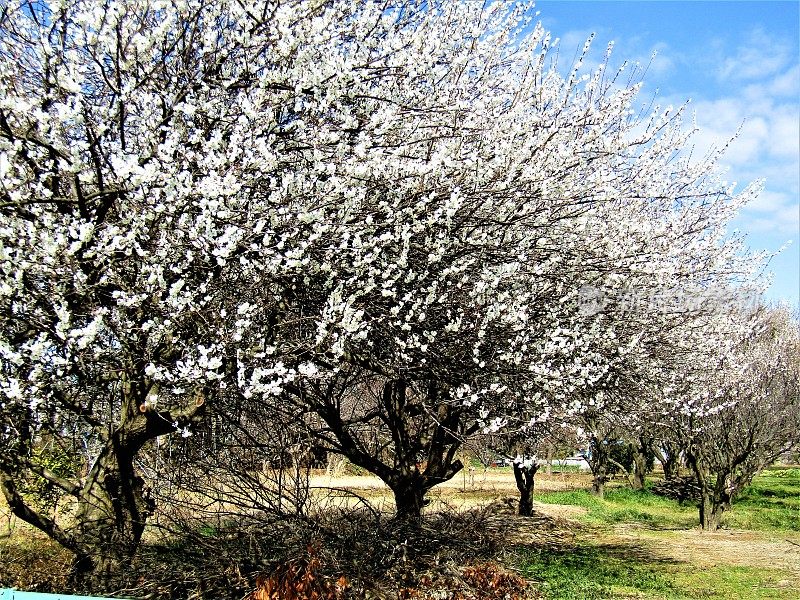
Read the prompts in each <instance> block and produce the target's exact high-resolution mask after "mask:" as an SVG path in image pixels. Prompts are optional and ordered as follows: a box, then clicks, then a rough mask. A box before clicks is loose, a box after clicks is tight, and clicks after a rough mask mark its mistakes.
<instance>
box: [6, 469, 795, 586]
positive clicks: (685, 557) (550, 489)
mask: <svg viewBox="0 0 800 600" xmlns="http://www.w3.org/2000/svg"><path fill="white" fill-rule="evenodd" d="M536 479H537V482H536V504H535V509H536V515H535V516H534V517H533V518H532V519H525V518H521V517H517V516H515V515H514V514H513V513H514V508H515V502H516V487H515V483H514V479H513V475H512V474H511V472H510V469H509V468H490V469H487V470H486V471H483V470H481V469H477V470H476V471H474V473H472V475H470V474H469V473H468V472H467V473H465V474H463V475H462V474H459V475H458V476H456V477H455V478H453V479H452V480H450V481H448V482H446V483H443V484H440V485H438V486H436V487H435V488H434V489H433V490H431V492H430V493H429V498H430V500H431V502H430V504H429V505H428V506H427V507H426V509H425V512H426V515H433V514H437V513H441V512H446V511H457V512H458V511H466V510H470V509H476V508H480V507H484V508H486V511H487V512H486V514H487V515H490V519H491V520H490V521H487V523H486V527H491V526H492V525H493V522H494V523H497V522H499V521H502V520H505V521H511V523H512V526H511V527H510V528H509V529H508V531H509V532H510V533H509V535H508V537H507V538H506V540H505V543H504V548H503V551H502V552H501V553H499V554H498V555H497V557H496V561H497V562H499V563H500V565H501V566H502V567H503V568H504V569H507V570H509V571H513V572H516V573H519V574H522V575H523V576H524V577H525V578H526V579H528V580H529V581H531V583H532V586H531V587H532V590H531V596H530V597H532V598H546V599H553V600H556V599H557V600H561V599H564V600H567V599H576V600H577V599H584V598H598V599H600V598H649V599H656V598H664V599H667V598H669V599H683V598H686V599H688V598H720V599H722V598H725V599H734V598H741V599H750V598H774V599H786V600H789V599H794V598H798V597H800V469H798V468H792V469H773V470H769V471H767V472H765V473H764V474H762V475H760V476H759V477H757V478H756V480H755V482H754V484H753V485H752V486H751V487H750V488H749V489H748V490H747V491H746V492H745V493H744V494H743V495H742V497H741V498H740V500H739V501H738V502H735V503H734V507H733V509H732V510H731V511H730V513H728V514H727V515H726V517H725V520H724V521H723V528H722V529H720V530H719V531H717V532H714V533H706V532H703V531H701V530H700V529H699V528H698V526H697V509H696V507H695V506H694V505H693V504H692V503H685V504H679V503H677V502H674V501H671V500H667V499H663V498H660V497H657V496H655V495H653V494H650V493H649V492H634V491H632V490H630V489H629V488H628V487H627V485H626V482H625V481H624V480H622V479H617V480H616V481H615V483H614V485H612V486H611V487H610V489H609V490H608V492H607V493H606V497H605V498H604V499H603V500H600V499H597V498H595V497H593V496H591V495H590V494H589V492H588V490H589V488H590V483H591V482H590V476H589V475H588V474H585V473H563V474H552V475H547V474H546V473H540V474H539V475H537V478H536ZM311 486H312V490H313V492H312V494H313V497H314V498H315V501H316V502H319V503H322V504H324V505H325V506H327V507H328V508H331V509H332V508H342V509H353V508H356V507H358V506H359V505H365V504H368V505H369V508H370V510H374V511H376V512H386V513H390V512H391V510H392V508H393V506H392V504H393V503H392V495H391V493H390V491H389V489H388V488H387V487H386V486H385V485H384V484H383V483H382V482H381V481H380V480H379V479H377V478H375V477H372V476H362V475H352V474H346V475H336V476H331V475H326V474H325V473H324V472H315V473H314V474H313V475H312V477H311ZM0 513H1V514H2V515H4V516H3V518H2V520H0V535H2V539H0V574H2V581H0V587H2V586H9V585H16V586H18V587H20V588H24V587H29V588H34V587H36V586H37V584H38V580H37V573H36V570H37V569H42V570H43V571H46V570H53V569H62V570H63V569H66V567H67V566H68V564H69V557H68V556H67V555H66V553H64V552H63V551H61V550H60V549H59V548H58V547H57V546H55V545H54V544H53V543H52V542H50V541H48V540H46V539H45V538H43V537H42V536H41V535H40V534H39V533H38V532H34V531H32V530H31V529H30V528H29V527H27V526H25V525H24V524H22V523H21V522H20V521H18V520H16V519H12V518H10V517H9V516H8V512H7V508H6V507H5V506H3V507H2V510H0Z"/></svg>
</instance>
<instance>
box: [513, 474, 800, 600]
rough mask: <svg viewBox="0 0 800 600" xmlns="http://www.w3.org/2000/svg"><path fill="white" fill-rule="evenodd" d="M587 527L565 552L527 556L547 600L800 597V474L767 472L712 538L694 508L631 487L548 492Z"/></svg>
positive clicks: (530, 573) (525, 565)
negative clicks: (595, 492) (598, 492)
mask: <svg viewBox="0 0 800 600" xmlns="http://www.w3.org/2000/svg"><path fill="white" fill-rule="evenodd" d="M537 500H538V501H539V502H541V503H544V504H545V506H546V505H548V504H551V505H571V506H574V507H577V508H580V509H582V510H581V511H579V512H577V513H574V514H575V517H574V518H576V519H577V520H578V521H579V522H580V523H581V524H583V525H584V528H583V529H582V530H580V533H579V534H578V537H577V538H576V540H575V542H574V543H573V544H572V545H571V546H569V547H565V548H561V549H555V550H553V549H547V550H543V549H525V550H521V551H520V555H519V561H520V562H519V567H520V569H521V571H522V573H523V574H524V575H525V576H526V577H528V578H529V579H532V580H534V581H536V582H537V583H538V587H539V589H540V590H541V591H542V593H543V594H544V596H545V598H547V599H550V600H572V599H575V600H579V599H592V598H598V599H599V598H610V599H614V598H651V599H656V598H664V599H685V598H719V599H742V600H746V599H750V598H754V599H756V598H758V599H767V598H770V599H786V600H790V599H797V598H800V535H798V532H800V469H793V470H783V471H781V470H771V471H767V472H766V473H764V474H762V475H760V476H759V477H757V478H756V480H755V481H754V482H753V485H752V486H751V487H750V488H748V490H746V491H745V493H743V494H742V495H741V496H740V497H739V499H738V500H737V501H736V502H735V503H734V506H733V508H732V510H731V511H730V513H729V514H727V515H726V517H725V519H724V521H723V529H722V530H721V531H719V532H715V533H707V532H701V531H699V530H698V529H697V522H698V515H697V508H696V507H695V506H693V505H691V504H685V505H681V504H679V503H678V502H675V501H672V500H667V499H664V498H660V497H658V496H655V495H653V494H650V493H649V492H646V491H644V492H635V491H633V490H630V489H627V488H617V489H612V490H610V491H609V492H608V493H607V494H606V497H605V498H604V499H603V500H600V499H597V498H595V497H593V496H592V495H591V494H589V492H588V491H584V490H573V491H566V492H558V491H557V492H546V493H543V494H540V495H538V496H537Z"/></svg>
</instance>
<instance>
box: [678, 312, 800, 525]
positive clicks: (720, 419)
mask: <svg viewBox="0 0 800 600" xmlns="http://www.w3.org/2000/svg"><path fill="white" fill-rule="evenodd" d="M740 318H741V319H742V320H745V321H747V322H748V324H749V325H750V329H749V332H747V333H746V334H745V335H743V336H741V337H740V338H739V339H738V340H737V344H736V347H735V349H734V352H733V353H731V354H729V355H726V356H724V357H721V358H720V359H719V362H717V363H716V364H714V365H712V367H713V368H714V372H705V373H702V374H697V373H695V374H693V375H689V377H688V378H687V379H688V381H690V382H691V385H692V387H691V388H688V389H687V388H677V389H679V390H680V389H685V390H686V391H685V392H683V393H688V394H692V396H691V402H690V404H689V406H688V407H687V408H686V409H685V410H684V413H683V415H682V417H681V418H680V419H678V420H676V421H675V426H676V428H677V430H676V432H675V433H676V435H677V436H678V439H681V440H682V441H683V444H684V448H685V453H686V460H687V463H688V465H689V467H690V468H691V470H692V472H693V474H694V476H695V477H696V479H697V484H698V486H699V488H700V505H699V508H700V524H701V526H702V527H703V529H706V530H711V531H713V530H715V529H717V528H718V527H719V525H720V523H721V520H722V516H723V513H724V512H725V511H726V510H728V509H729V508H730V506H731V502H732V501H733V500H734V499H735V497H736V496H737V494H739V492H741V491H742V489H744V487H745V486H747V485H748V484H749V483H750V482H751V481H752V479H753V477H754V476H755V475H757V474H758V473H759V472H760V471H761V470H762V469H764V468H765V467H767V466H769V465H770V464H771V463H772V462H774V461H775V460H776V459H777V458H778V457H779V456H780V455H781V454H783V453H784V452H786V451H787V450H789V449H791V448H793V447H796V446H797V444H798V441H799V440H798V435H797V432H798V419H800V411H798V398H800V395H799V394H800V387H799V386H800V371H799V368H800V367H798V365H800V361H798V356H799V355H798V351H799V350H800V332H799V331H798V325H797V321H796V320H795V319H793V318H792V317H791V315H789V314H788V311H787V310H785V309H765V308H761V309H760V310H756V311H755V312H753V313H750V314H746V313H745V314H741V316H740ZM679 393H680V392H679Z"/></svg>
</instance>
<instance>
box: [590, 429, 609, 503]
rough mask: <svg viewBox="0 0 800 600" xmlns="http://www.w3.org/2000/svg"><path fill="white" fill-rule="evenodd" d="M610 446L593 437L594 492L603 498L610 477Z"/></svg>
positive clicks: (592, 467)
mask: <svg viewBox="0 0 800 600" xmlns="http://www.w3.org/2000/svg"><path fill="white" fill-rule="evenodd" d="M608 459H609V456H608V448H606V446H605V444H603V442H602V441H601V440H599V439H597V438H596V437H592V442H591V446H590V457H589V467H590V468H591V470H592V475H593V476H594V478H593V479H592V494H594V495H595V496H597V497H598V498H602V497H603V495H604V494H605V484H606V483H607V482H608V480H609V479H610V478H609V476H608Z"/></svg>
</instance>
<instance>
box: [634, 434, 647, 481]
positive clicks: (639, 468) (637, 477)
mask: <svg viewBox="0 0 800 600" xmlns="http://www.w3.org/2000/svg"><path fill="white" fill-rule="evenodd" d="M631 449H632V450H633V467H634V468H633V478H632V479H631V487H632V488H633V489H635V490H643V489H644V483H645V475H646V474H647V456H646V455H645V449H644V442H643V441H640V443H638V444H637V443H634V444H631Z"/></svg>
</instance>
